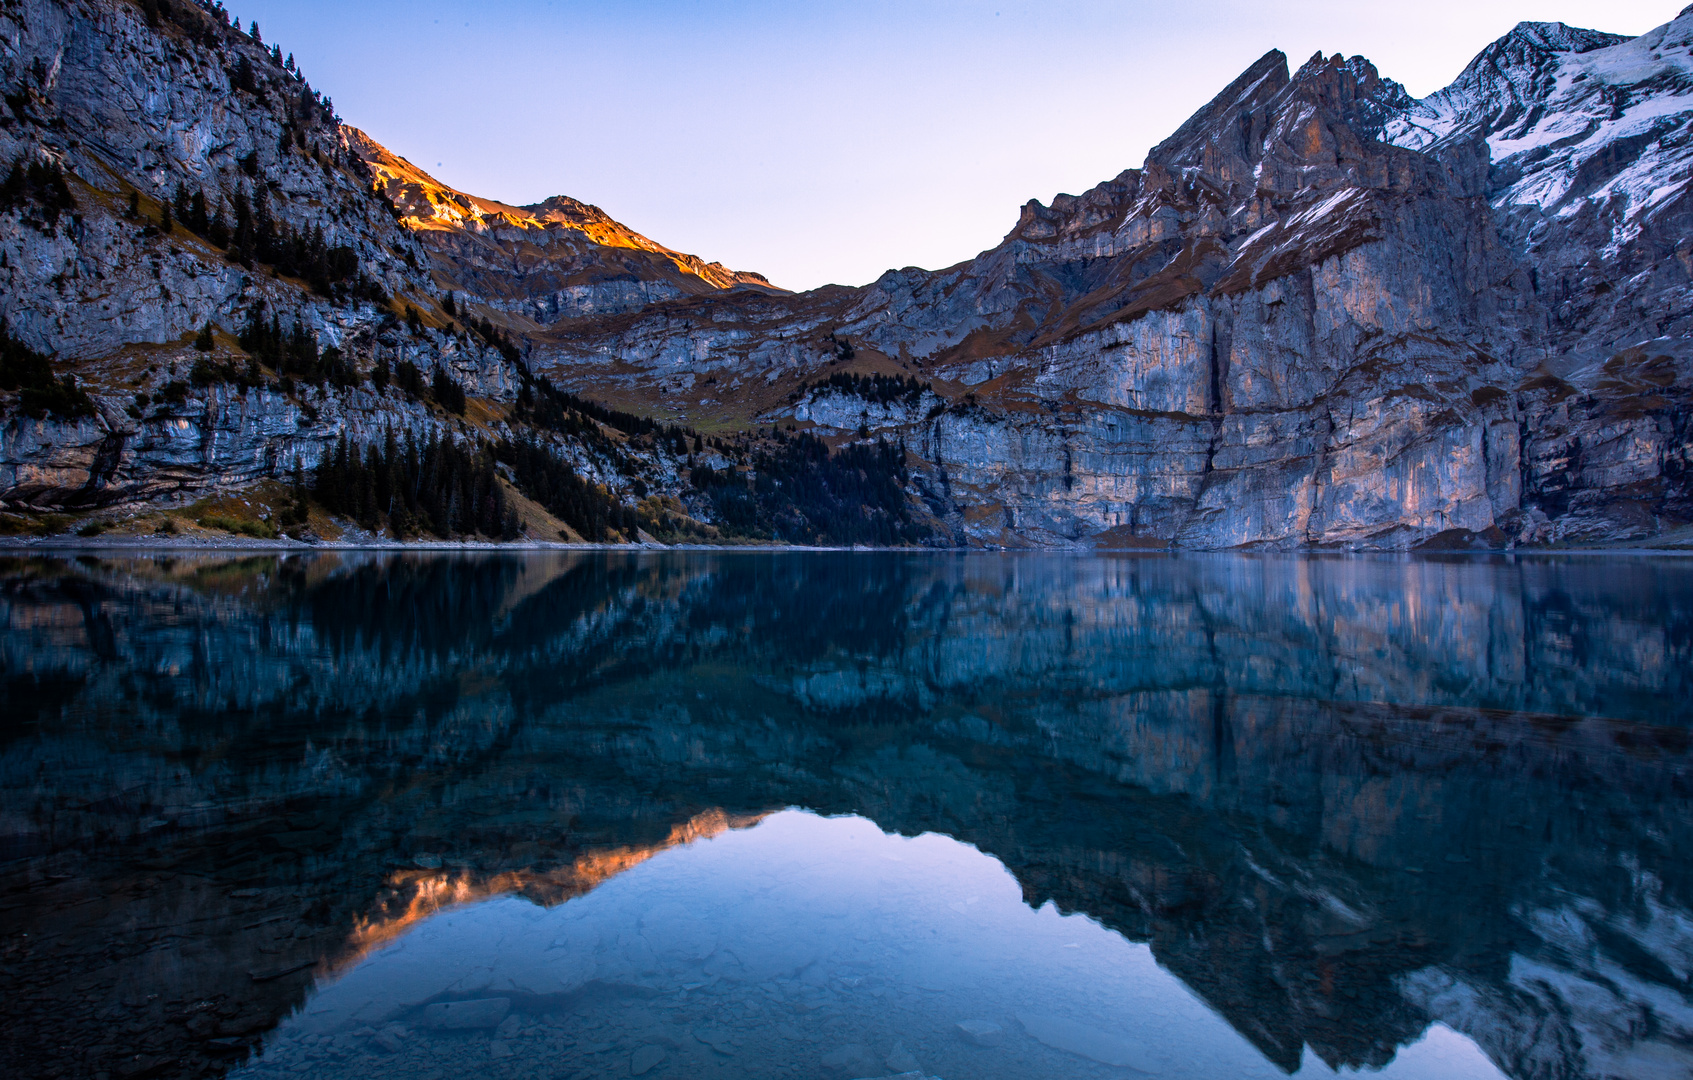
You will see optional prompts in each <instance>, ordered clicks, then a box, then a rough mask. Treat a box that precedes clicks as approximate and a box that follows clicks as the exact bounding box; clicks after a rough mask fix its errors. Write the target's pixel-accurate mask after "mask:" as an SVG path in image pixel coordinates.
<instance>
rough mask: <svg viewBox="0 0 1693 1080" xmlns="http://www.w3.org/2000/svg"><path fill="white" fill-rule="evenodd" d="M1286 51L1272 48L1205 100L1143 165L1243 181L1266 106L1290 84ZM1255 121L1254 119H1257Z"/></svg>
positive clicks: (1172, 172) (1260, 129) (1151, 169)
mask: <svg viewBox="0 0 1693 1080" xmlns="http://www.w3.org/2000/svg"><path fill="white" fill-rule="evenodd" d="M1288 78H1289V77H1288V69H1287V54H1286V53H1284V52H1282V51H1281V50H1280V49H1271V50H1270V51H1269V52H1267V53H1265V54H1264V55H1263V56H1261V57H1259V58H1258V60H1257V61H1256V62H1255V63H1253V64H1252V66H1251V67H1248V68H1247V69H1246V70H1245V71H1243V72H1241V73H1240V75H1239V76H1238V77H1237V78H1236V79H1235V80H1234V81H1233V82H1231V83H1230V84H1229V85H1228V86H1226V87H1224V88H1223V91H1222V93H1220V94H1218V95H1217V96H1216V97H1214V98H1212V99H1211V100H1210V101H1209V102H1207V103H1206V105H1205V106H1204V108H1202V109H1200V110H1199V111H1198V112H1196V113H1194V114H1193V116H1191V117H1189V118H1188V121H1187V122H1186V123H1185V124H1183V125H1182V126H1181V127H1179V128H1177V129H1176V133H1175V134H1174V135H1171V136H1170V137H1169V138H1168V139H1165V140H1164V141H1163V142H1161V143H1159V144H1158V145H1157V146H1155V147H1153V148H1152V152H1151V153H1149V154H1147V156H1146V169H1147V171H1149V172H1150V171H1153V170H1154V169H1158V170H1162V171H1163V172H1166V173H1171V174H1178V173H1180V172H1181V171H1182V170H1184V169H1200V170H1202V171H1203V172H1206V173H1208V174H1210V175H1212V176H1215V177H1217V178H1219V179H1222V180H1224V181H1225V182H1232V181H1243V180H1244V179H1246V176H1247V175H1250V168H1247V169H1246V170H1245V173H1244V174H1243V173H1242V166H1243V165H1246V164H1247V162H1248V159H1249V158H1250V157H1251V155H1252V147H1253V145H1254V144H1255V143H1257V142H1258V141H1259V139H1260V138H1261V136H1262V125H1261V119H1258V118H1261V114H1262V112H1263V109H1264V107H1265V106H1266V105H1267V104H1268V103H1269V102H1270V101H1271V100H1273V99H1274V98H1275V96H1276V95H1277V94H1279V93H1280V92H1281V91H1282V89H1283V88H1285V87H1286V86H1287V84H1288ZM1255 119H1258V122H1255Z"/></svg>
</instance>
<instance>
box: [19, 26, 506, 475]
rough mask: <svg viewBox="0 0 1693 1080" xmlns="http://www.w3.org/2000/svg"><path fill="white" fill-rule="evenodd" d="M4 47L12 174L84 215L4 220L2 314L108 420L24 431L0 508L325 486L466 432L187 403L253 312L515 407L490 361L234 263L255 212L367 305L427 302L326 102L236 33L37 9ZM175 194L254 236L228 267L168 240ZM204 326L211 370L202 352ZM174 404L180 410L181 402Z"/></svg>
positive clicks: (178, 237) (398, 409)
mask: <svg viewBox="0 0 1693 1080" xmlns="http://www.w3.org/2000/svg"><path fill="white" fill-rule="evenodd" d="M0 40H3V42H4V48H3V49H0V80H3V81H4V83H5V85H6V87H7V92H8V105H9V112H8V113H7V115H6V116H5V117H4V118H3V122H0V160H4V161H5V162H6V163H7V167H8V168H10V167H11V166H12V165H13V164H16V165H18V166H20V167H27V166H29V165H31V164H36V165H50V166H57V167H59V168H61V169H62V170H63V171H64V173H65V175H66V187H67V191H68V193H69V195H70V197H71V199H72V200H73V202H74V205H73V206H72V207H69V208H65V209H62V210H61V211H60V212H57V213H49V212H48V211H47V210H46V209H44V208H43V207H41V206H37V205H34V204H32V203H31V202H30V201H29V200H27V199H26V200H23V203H22V205H13V206H9V207H8V208H7V211H6V212H5V213H4V215H3V216H0V223H3V224H0V267H3V269H0V280H3V281H4V283H5V289H4V293H3V296H0V314H3V315H4V316H5V318H6V319H7V321H8V323H9V325H10V328H11V330H12V332H13V333H15V334H16V335H17V336H18V337H19V338H20V339H22V340H23V341H24V343H25V344H28V345H31V346H33V347H35V348H37V349H39V350H42V351H45V352H48V353H51V354H54V355H56V356H57V358H58V359H59V361H60V366H61V369H66V368H68V369H69V370H70V371H73V372H74V373H75V374H76V375H77V376H78V377H79V378H80V380H81V382H82V385H83V387H84V388H85V389H86V390H88V391H89V392H90V393H91V395H92V398H93V401H94V403H95V406H96V411H95V415H94V416H92V417H89V418H86V419H78V420H72V421H66V420H64V419H62V418H54V417H45V418H39V419H38V418H31V417H29V416H27V415H24V414H22V413H21V412H14V413H13V415H12V416H10V417H9V418H8V419H7V420H6V421H5V424H4V427H3V428H0V493H4V494H5V495H6V496H8V497H9V498H11V499H13V500H15V501H16V502H18V503H20V504H23V505H35V503H32V502H31V500H39V501H40V502H41V503H42V504H46V505H54V506H56V505H77V504H83V505H94V504H100V503H106V502H111V501H113V500H122V499H129V498H147V497H151V496H156V495H161V494H171V493H177V492H186V493H193V492H197V491H203V490H207V489H215V488H227V487H241V486H244V485H246V484H249V483H251V482H252V481H254V480H257V479H261V478H264V477H266V476H278V475H286V473H287V471H288V470H289V469H290V468H291V467H292V466H293V465H294V464H295V463H301V464H304V465H305V466H307V467H310V466H311V465H313V464H315V463H316V461H317V460H318V459H319V457H320V456H321V455H322V453H323V452H324V450H325V448H327V447H329V446H331V445H333V444H334V443H335V441H336V440H337V439H338V438H339V437H341V436H342V435H343V434H345V435H348V436H350V437H352V438H354V439H365V440H368V439H370V438H373V437H377V436H378V434H379V433H380V432H381V431H383V430H385V429H388V428H393V429H396V430H400V431H406V430H411V431H414V432H415V433H417V434H419V435H420V436H427V435H428V434H429V433H430V432H446V431H453V430H457V429H458V427H459V425H456V424H455V423H453V422H452V421H451V419H450V418H448V417H446V416H444V415H443V414H441V413H440V412H438V411H435V410H431V409H429V408H427V407H424V406H421V405H419V403H417V402H416V401H408V400H406V399H405V398H404V396H403V395H401V394H399V393H398V392H397V391H395V390H394V389H392V388H390V389H388V390H386V391H378V390H376V389H374V388H368V387H367V388H362V389H357V388H347V387H340V386H334V385H317V386H312V385H307V384H301V385H299V386H298V387H295V388H292V389H288V390H283V389H280V388H279V387H280V385H281V384H277V385H274V386H271V387H268V388H266V387H257V388H245V389H240V390H237V388H236V387H235V386H234V385H233V384H229V383H214V384H211V385H205V384H203V383H202V384H198V385H195V386H193V387H190V386H189V385H188V383H189V374H190V370H191V368H193V366H194V364H195V362H196V360H199V359H206V360H209V361H215V362H220V363H222V362H229V363H232V364H240V363H243V362H244V359H245V358H244V357H243V355H242V353H241V351H240V350H239V349H237V348H236V347H235V346H234V342H233V340H232V336H233V335H234V334H236V333H238V332H240V331H241V330H243V329H245V328H246V326H247V325H248V323H249V322H250V320H251V319H252V318H253V316H254V313H256V312H265V313H270V314H272V315H274V316H276V317H278V318H279V319H280V320H281V325H282V327H283V328H284V329H286V328H288V327H290V326H291V325H298V326H300V327H302V328H303V329H304V330H306V331H307V332H309V333H311V334H312V335H314V336H315V337H316V339H317V341H318V343H319V344H320V345H322V346H324V347H333V348H337V349H339V350H341V352H342V353H343V354H345V355H346V356H347V357H348V358H349V359H350V360H351V361H352V363H353V364H354V365H355V368H356V369H361V370H369V369H370V368H371V367H373V366H374V365H375V364H376V363H377V362H378V361H388V362H390V363H398V362H400V361H402V360H405V361H410V362H413V363H415V364H417V365H418V366H419V367H420V368H421V370H423V371H425V372H432V371H435V370H437V369H440V370H445V371H447V372H449V373H451V375H452V376H453V377H454V378H455V379H456V380H457V381H458V382H460V383H461V385H464V386H465V387H466V389H467V391H468V392H469V393H471V394H473V395H476V396H478V397H484V398H489V399H493V400H496V401H497V400H502V399H504V400H509V399H510V398H511V397H512V396H513V395H514V393H515V388H516V384H517V381H518V380H517V376H516V374H515V371H514V369H513V368H512V366H511V365H509V364H507V363H505V362H504V361H502V360H501V358H500V356H499V354H498V352H497V351H496V350H494V349H491V348H487V347H485V346H484V345H483V344H482V343H480V342H476V341H472V340H470V339H468V338H465V337H453V336H451V335H448V334H444V333H441V332H440V331H439V329H426V328H421V327H420V328H419V329H418V330H417V331H416V332H407V331H406V329H405V328H404V327H402V326H400V325H399V323H398V320H397V319H396V318H395V317H394V312H393V311H392V309H391V308H390V307H389V306H388V305H387V303H386V302H384V301H380V300H373V299H370V298H368V297H361V296H359V295H357V293H349V292H348V291H346V290H345V289H344V288H341V287H338V286H329V287H324V288H319V289H312V288H310V287H309V286H307V285H306V283H305V282H302V281H299V280H295V279H290V278H286V277H280V276H278V275H277V273H276V271H275V269H274V268H267V267H265V266H264V265H262V264H256V263H255V262H254V260H253V259H252V258H251V255H250V253H249V254H248V255H247V256H246V257H243V256H242V255H241V254H240V252H239V251H238V250H237V248H238V246H239V244H240V243H241V240H240V237H239V228H238V226H237V217H238V212H237V209H236V208H237V205H238V203H239V204H242V205H245V206H246V207H247V208H248V209H249V211H250V213H251V215H252V217H253V218H255V219H259V220H261V221H262V220H267V219H268V220H269V221H270V222H272V223H273V225H274V226H275V227H276V228H278V229H279V230H287V231H288V232H291V234H292V235H295V236H299V237H302V238H305V237H310V238H313V239H314V240H315V242H316V243H317V245H318V247H319V249H320V250H324V249H340V250H342V251H344V252H345V253H346V255H345V258H346V259H347V260H349V261H351V262H352V263H353V264H354V265H356V267H357V274H358V275H359V276H360V278H361V279H362V280H363V281H364V282H367V283H368V285H367V286H366V287H365V292H367V293H368V294H369V295H370V296H377V295H380V294H387V293H392V294H397V295H399V296H401V297H406V296H407V295H408V294H410V295H413V296H415V295H416V294H417V293H419V292H421V291H422V290H421V289H420V288H419V285H420V282H419V280H418V275H417V274H416V272H415V271H413V270H412V269H411V264H415V263H416V262H417V260H418V256H419V254H421V252H420V250H419V249H417V248H416V246H415V244H414V243H413V242H412V241H411V239H410V238H409V236H408V235H407V234H406V233H405V232H404V231H403V230H401V229H399V228H398V227H396V225H395V224H394V222H393V221H392V219H391V218H390V216H389V214H388V213H387V210H386V208H385V207H384V205H383V204H382V202H381V200H379V199H377V198H375V197H373V195H372V193H371V191H370V189H369V185H368V183H367V181H366V179H365V178H364V176H363V175H362V174H361V173H360V171H359V166H358V163H357V161H356V159H355V158H353V157H352V155H351V154H350V153H349V151H348V149H347V143H346V139H345V137H344V136H343V134H342V132H341V130H340V129H339V128H338V126H337V124H336V123H335V122H334V120H333V118H332V115H330V111H329V106H328V105H327V103H326V102H324V101H323V100H322V99H320V98H319V97H318V96H317V95H316V94H315V93H314V92H313V91H312V90H311V89H310V88H309V87H308V86H307V85H306V83H305V81H304V79H303V77H302V76H300V75H299V74H298V72H296V71H294V70H292V69H291V68H286V67H284V66H283V63H282V62H281V61H280V60H278V59H276V58H275V57H274V56H273V55H272V54H271V53H270V52H268V51H267V50H265V49H264V48H263V47H261V46H260V45H259V44H257V43H256V42H253V41H252V40H251V39H250V38H248V37H247V36H246V35H245V34H242V33H239V32H237V31H235V30H233V29H231V28H229V27H228V26H227V25H226V21H225V19H224V18H223V17H221V16H219V15H215V14H213V13H210V12H207V11H203V10H201V9H200V8H198V7H193V6H189V5H182V4H178V5H175V7H174V15H173V18H172V20H167V21H163V22H161V23H160V24H159V25H156V26H150V25H149V21H148V19H147V17H146V16H145V14H144V13H143V12H142V11H141V10H140V9H139V8H136V7H132V6H130V5H128V4H121V3H99V2H94V0H87V2H84V0H71V2H59V0H20V2H19V3H17V4H10V5H7V7H6V8H5V9H4V10H3V11H0ZM243 69H245V72H246V75H245V78H243V75H242V74H241V72H242V71H243ZM244 82H245V84H246V85H241V84H243V83H244ZM179 191H184V192H193V193H196V194H199V195H202V196H203V197H204V198H205V200H206V202H205V205H206V207H207V210H208V212H209V214H210V215H212V216H215V217H217V218H218V219H220V220H221V221H222V222H223V223H224V227H225V229H226V231H227V232H233V233H236V234H237V235H236V238H235V239H231V240H227V241H226V243H227V244H228V247H220V246H218V245H216V244H214V243H213V242H211V241H210V240H208V239H207V238H206V237H205V236H204V235H199V234H196V233H194V232H191V231H190V230H189V229H188V228H187V227H185V226H184V224H182V223H180V222H176V223H173V224H172V227H171V229H170V231H169V233H168V235H167V234H165V233H164V232H163V231H162V228H161V226H162V224H163V222H162V220H161V216H160V215H161V211H163V210H164V209H165V207H166V206H167V205H168V204H174V203H175V202H176V197H177V193H178V192H179ZM132 207H133V208H134V212H133V213H132V212H131V211H132ZM288 232H285V233H284V235H287V234H288ZM424 295H427V293H425V294H424ZM208 325H209V326H210V327H211V328H212V329H213V330H214V332H215V333H216V334H217V335H218V338H217V343H216V345H215V346H214V348H213V349H212V350H211V351H210V352H209V353H202V352H199V351H197V350H194V349H192V348H190V347H189V339H191V338H192V337H193V336H194V335H195V333H196V331H198V330H199V329H200V328H202V327H205V326H208ZM172 383H175V384H177V385H178V386H180V387H181V389H182V393H180V394H177V395H175V396H173V397H172V399H171V400H169V401H165V400H164V399H163V394H164V392H165V391H166V390H167V388H168V387H169V385H170V384H172ZM148 398H151V399H153V400H152V403H148V404H143V403H142V401H141V400H137V399H142V400H145V399H148Z"/></svg>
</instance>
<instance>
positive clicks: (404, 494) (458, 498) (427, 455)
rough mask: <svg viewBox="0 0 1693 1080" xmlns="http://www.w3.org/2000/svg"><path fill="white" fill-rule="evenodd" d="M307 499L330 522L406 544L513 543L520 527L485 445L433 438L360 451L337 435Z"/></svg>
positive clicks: (394, 440)
mask: <svg viewBox="0 0 1693 1080" xmlns="http://www.w3.org/2000/svg"><path fill="white" fill-rule="evenodd" d="M311 490H312V495H313V496H315V497H316V498H317V500H318V501H319V502H321V503H322V504H323V505H324V507H325V508H326V509H328V510H329V511H330V513H333V514H340V515H341V516H343V517H346V518H349V519H351V520H353V521H356V522H358V523H359V525H360V526H362V527H363V528H365V529H368V530H370V531H372V532H375V531H377V530H378V529H383V528H386V529H387V531H388V532H389V534H390V535H392V536H394V537H397V538H400V539H404V538H406V537H409V536H418V535H422V534H425V533H427V534H430V535H432V536H437V537H440V538H442V539H450V538H454V537H465V536H484V537H487V538H489V539H494V540H515V539H517V538H518V536H520V535H521V532H522V527H521V524H520V522H519V519H518V516H517V512H516V511H515V510H514V509H513V508H512V507H511V506H510V505H509V504H508V501H507V499H506V495H505V490H504V489H503V488H502V487H501V486H500V482H499V476H498V473H497V472H496V470H495V467H494V455H493V451H492V449H491V448H490V447H489V446H488V445H487V444H486V443H481V444H477V445H474V446H473V445H466V444H461V443H459V442H457V441H455V440H453V439H451V438H445V439H444V438H441V437H440V436H439V435H436V434H431V435H430V436H429V438H428V440H427V441H425V442H422V443H419V442H418V441H417V439H416V438H415V437H414V436H413V435H412V434H411V433H410V432H407V433H406V436H405V439H404V441H403V442H402V441H401V440H400V439H399V437H397V436H396V435H395V434H394V433H393V432H392V431H390V432H388V434H387V436H386V437H385V438H384V439H383V441H382V444H381V445H380V446H378V445H376V444H374V443H373V444H371V445H369V446H366V447H363V448H362V449H361V448H360V447H358V446H356V445H353V444H351V443H349V442H348V440H347V437H346V436H345V435H343V436H342V437H341V439H340V440H339V441H338V442H337V443H336V445H335V449H334V451H332V452H331V453H329V454H327V455H325V456H324V459H323V461H322V463H321V464H319V465H318V467H317V470H316V472H315V473H314V475H313V477H312V486H311Z"/></svg>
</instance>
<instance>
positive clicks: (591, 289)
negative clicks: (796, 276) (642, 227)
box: [344, 128, 783, 326]
mask: <svg viewBox="0 0 1693 1080" xmlns="http://www.w3.org/2000/svg"><path fill="white" fill-rule="evenodd" d="M344 130H345V132H346V138H347V143H348V145H349V146H350V147H351V148H352V150H353V152H354V153H356V154H357V155H358V156H359V158H360V159H361V160H363V161H364V163H365V165H366V166H367V167H368V168H369V169H370V171H371V172H372V174H373V175H374V177H375V183H376V185H377V188H378V190H379V191H380V192H381V193H382V195H383V197H385V198H386V199H387V200H388V201H389V202H390V203H392V204H393V205H394V207H395V208H396V210H397V211H398V212H399V220H400V223H401V224H402V225H404V226H406V227H407V228H408V229H410V230H412V231H413V232H414V233H416V234H417V235H418V237H419V238H420V239H421V240H422V241H423V243H424V244H425V245H426V246H427V247H428V248H429V249H430V251H431V253H432V254H433V255H434V256H435V257H436V259H437V260H438V262H439V263H440V264H441V266H442V273H441V275H440V276H441V277H443V278H444V279H445V280H444V282H443V284H444V285H445V287H447V288H462V289H464V290H466V291H467V292H468V293H469V294H470V296H471V298H472V299H473V301H480V302H482V303H485V304H487V305H489V306H491V307H493V308H496V309H499V310H501V311H505V312H507V313H509V314H511V315H514V316H517V317H519V318H522V319H524V320H525V325H529V326H540V325H545V324H548V323H553V322H557V321H558V320H560V319H569V318H576V317H580V316H583V315H604V314H613V313H617V312H622V311H632V310H635V309H638V308H642V307H645V306H647V305H648V304H651V303H654V302H656V301H658V300H669V299H674V298H676V297H680V296H698V295H701V294H704V293H712V292H717V291H720V290H723V289H734V288H749V289H755V290H758V291H761V292H765V293H780V292H782V291H783V290H781V289H777V288H775V287H773V286H772V285H771V284H770V282H769V280H768V279H766V278H765V277H764V275H763V274H755V273H751V272H749V271H742V270H730V269H727V268H726V267H724V266H723V265H722V264H721V263H715V262H713V263H708V262H706V261H705V260H703V259H701V258H700V257H699V256H697V255H684V254H682V253H680V252H676V251H672V250H670V249H669V248H667V247H664V246H663V245H662V244H658V243H655V242H653V241H651V240H649V239H647V238H646V237H644V236H642V235H641V234H640V233H637V232H635V231H634V230H633V229H630V228H629V227H627V226H625V225H623V224H621V223H620V222H617V221H614V220H612V218H611V217H610V215H608V214H607V213H606V212H605V211H603V210H601V209H600V208H599V207H597V206H590V205H588V204H587V203H582V202H578V201H577V200H575V199H572V198H570V197H569V196H565V195H555V196H553V197H552V198H550V199H547V200H545V201H544V202H540V203H536V204H534V205H530V206H511V205H508V204H506V203H501V202H495V201H493V200H490V199H481V198H477V197H476V196H474V195H469V194H466V193H465V192H462V191H457V190H455V189H453V188H450V187H447V186H446V185H445V184H442V183H440V182H439V181H437V180H436V179H435V178H434V177H432V176H430V175H429V174H428V173H426V172H424V171H423V170H422V169H420V168H418V167H417V166H416V165H413V164H412V163H411V162H409V161H407V160H405V159H404V158H402V157H399V156H398V155H396V154H394V153H392V152H390V151H389V150H387V149H386V148H385V147H383V146H382V145H381V144H379V143H377V142H376V141H375V140H374V139H372V138H371V137H370V136H369V135H366V134H365V133H364V132H362V131H359V130H358V129H356V128H346V129H344Z"/></svg>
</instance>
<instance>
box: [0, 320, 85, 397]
mask: <svg viewBox="0 0 1693 1080" xmlns="http://www.w3.org/2000/svg"><path fill="white" fill-rule="evenodd" d="M0 390H12V391H16V392H17V395H18V411H19V412H21V413H23V414H24V415H25V416H27V417H30V418H31V419H34V420H42V419H45V418H47V417H48V416H56V417H59V418H60V419H63V420H75V419H78V418H80V417H86V416H93V415H94V402H93V400H92V399H91V398H89V396H88V393H87V391H85V390H83V389H82V388H81V387H80V386H78V385H77V382H76V376H75V375H60V376H55V375H54V374H53V362H52V361H51V360H49V359H48V358H47V356H46V355H44V354H42V353H39V352H36V351H35V350H34V349H32V348H30V347H29V346H28V345H25V344H24V343H23V342H21V341H19V340H18V339H17V338H15V337H13V336H12V328H11V326H10V325H8V323H7V322H6V319H5V317H4V316H0Z"/></svg>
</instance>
